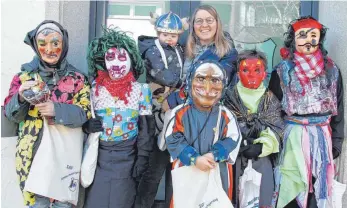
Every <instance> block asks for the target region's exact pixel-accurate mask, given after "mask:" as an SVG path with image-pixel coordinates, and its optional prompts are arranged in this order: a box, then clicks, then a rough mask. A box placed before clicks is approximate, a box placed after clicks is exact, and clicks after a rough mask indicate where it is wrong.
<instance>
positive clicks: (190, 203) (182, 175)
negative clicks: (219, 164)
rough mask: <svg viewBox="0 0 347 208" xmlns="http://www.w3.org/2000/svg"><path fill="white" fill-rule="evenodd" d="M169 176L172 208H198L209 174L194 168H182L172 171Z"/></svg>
mask: <svg viewBox="0 0 347 208" xmlns="http://www.w3.org/2000/svg"><path fill="white" fill-rule="evenodd" d="M177 163H179V161H177V162H176V164H177ZM171 174H172V186H173V203H174V208H187V207H191V208H193V207H194V208H195V207H199V204H200V202H201V199H202V198H203V197H204V194H205V192H206V189H207V185H208V178H209V173H208V172H203V171H201V170H199V169H198V168H196V167H195V166H182V167H179V168H175V169H173V170H172V171H171Z"/></svg>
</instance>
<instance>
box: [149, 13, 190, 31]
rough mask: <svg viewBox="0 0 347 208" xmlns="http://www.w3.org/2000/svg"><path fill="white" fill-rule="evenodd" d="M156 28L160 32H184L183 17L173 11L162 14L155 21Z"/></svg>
mask: <svg viewBox="0 0 347 208" xmlns="http://www.w3.org/2000/svg"><path fill="white" fill-rule="evenodd" d="M155 29H156V30H157V31H158V32H167V33H177V34H181V33H182V32H183V25H182V21H181V18H180V17H179V16H178V15H177V14H175V13H172V12H169V13H167V14H163V15H161V16H160V17H159V18H158V19H157V21H156V22H155Z"/></svg>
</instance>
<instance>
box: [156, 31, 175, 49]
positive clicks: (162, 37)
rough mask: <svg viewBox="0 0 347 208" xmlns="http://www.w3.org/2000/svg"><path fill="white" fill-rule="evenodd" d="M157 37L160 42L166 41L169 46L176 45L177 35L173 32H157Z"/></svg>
mask: <svg viewBox="0 0 347 208" xmlns="http://www.w3.org/2000/svg"><path fill="white" fill-rule="evenodd" d="M158 39H159V41H160V42H161V43H166V44H168V45H170V46H175V45H177V41H178V35H177V34H175V33H166V32H161V33H159V36H158Z"/></svg>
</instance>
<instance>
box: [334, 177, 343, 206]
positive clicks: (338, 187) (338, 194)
mask: <svg viewBox="0 0 347 208" xmlns="http://www.w3.org/2000/svg"><path fill="white" fill-rule="evenodd" d="M332 189H333V190H332V206H331V207H332V208H342V198H343V194H344V193H345V191H346V184H343V183H340V182H338V181H336V180H333V188H332Z"/></svg>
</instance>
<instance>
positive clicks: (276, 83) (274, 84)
mask: <svg viewBox="0 0 347 208" xmlns="http://www.w3.org/2000/svg"><path fill="white" fill-rule="evenodd" d="M280 83H281V82H280V77H279V76H278V73H277V71H276V70H274V71H273V72H272V73H271V78H270V82H269V90H271V92H273V94H275V96H276V97H277V99H278V100H279V101H282V98H283V92H282V88H281V84H280Z"/></svg>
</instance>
